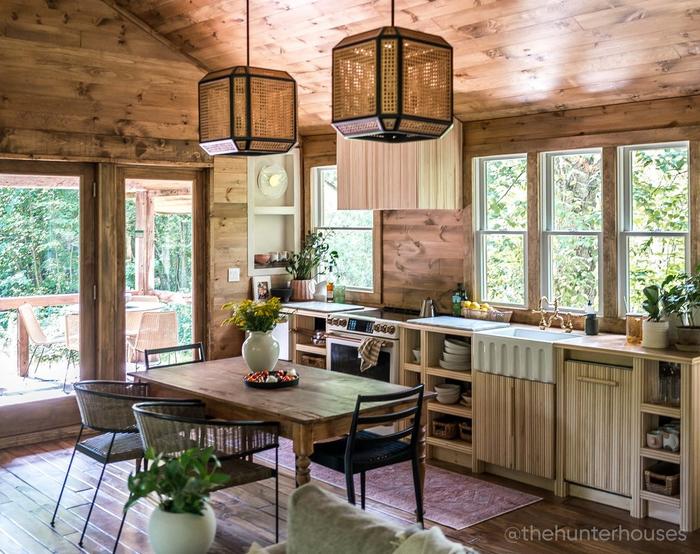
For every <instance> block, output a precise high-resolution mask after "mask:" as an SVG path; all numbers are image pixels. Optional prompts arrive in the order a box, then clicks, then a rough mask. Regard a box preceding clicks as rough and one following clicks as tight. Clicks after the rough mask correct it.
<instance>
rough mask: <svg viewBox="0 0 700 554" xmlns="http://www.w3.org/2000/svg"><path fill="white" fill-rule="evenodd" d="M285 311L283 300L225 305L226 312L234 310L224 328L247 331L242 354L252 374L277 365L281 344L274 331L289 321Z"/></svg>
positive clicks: (229, 303) (224, 322) (247, 301)
mask: <svg viewBox="0 0 700 554" xmlns="http://www.w3.org/2000/svg"><path fill="white" fill-rule="evenodd" d="M281 308H282V306H281V304H280V300H279V298H270V299H269V300H257V301H253V300H244V301H243V302H240V303H234V302H228V303H226V304H224V305H223V309H224V310H231V315H230V316H229V317H227V318H226V319H225V320H224V321H223V325H234V326H236V327H238V328H239V329H242V330H243V331H245V332H246V339H245V341H244V342H243V352H242V353H243V359H244V360H245V363H246V365H247V366H248V367H249V368H250V370H251V371H262V370H265V369H267V370H272V369H273V368H274V367H275V365H276V364H277V360H278V359H279V355H280V345H279V343H278V342H277V340H276V339H275V337H273V336H272V330H273V329H274V328H275V325H277V324H278V323H282V322H283V321H284V320H285V317H284V315H283V314H281V313H280V310H281Z"/></svg>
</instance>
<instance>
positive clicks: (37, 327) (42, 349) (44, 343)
mask: <svg viewBox="0 0 700 554" xmlns="http://www.w3.org/2000/svg"><path fill="white" fill-rule="evenodd" d="M17 312H18V313H19V317H20V318H21V320H22V324H24V327H25V329H26V330H27V335H28V336H29V340H30V341H31V342H32V344H33V345H34V348H33V349H32V355H31V356H30V358H29V363H28V364H27V373H29V368H30V367H31V365H32V361H33V360H34V358H35V357H36V355H37V351H38V352H39V356H38V357H37V362H36V366H35V367H34V376H36V373H37V371H38V370H39V366H40V365H41V362H42V361H43V360H44V354H46V350H47V349H51V348H53V347H54V346H61V345H63V344H64V343H65V340H66V339H65V337H61V336H52V337H48V336H46V333H44V330H43V329H42V328H41V324H40V323H39V320H38V319H37V318H36V314H35V313H34V308H32V305H31V304H28V303H25V304H21V305H20V306H18V308H17Z"/></svg>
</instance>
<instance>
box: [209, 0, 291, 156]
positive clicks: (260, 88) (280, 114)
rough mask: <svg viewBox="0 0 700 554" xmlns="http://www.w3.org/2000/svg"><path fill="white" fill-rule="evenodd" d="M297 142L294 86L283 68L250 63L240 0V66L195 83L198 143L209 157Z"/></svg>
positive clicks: (270, 150) (271, 150) (269, 150)
mask: <svg viewBox="0 0 700 554" xmlns="http://www.w3.org/2000/svg"><path fill="white" fill-rule="evenodd" d="M296 140H297V84H296V82H295V81H294V79H293V78H292V76H291V75H290V74H289V73H287V72H286V71H277V70H273V69H262V68H259V67H251V66H250V2H249V0H246V65H244V66H237V67H231V68H229V69H222V70H220V71H214V72H212V73H209V74H207V75H205V76H204V78H203V79H202V80H201V81H199V145H200V146H201V147H202V149H203V150H204V151H205V152H206V153H207V154H209V155H210V156H216V155H219V154H231V155H239V156H258V155H264V154H283V153H285V152H288V151H289V150H290V149H291V148H292V146H294V144H295V143H296Z"/></svg>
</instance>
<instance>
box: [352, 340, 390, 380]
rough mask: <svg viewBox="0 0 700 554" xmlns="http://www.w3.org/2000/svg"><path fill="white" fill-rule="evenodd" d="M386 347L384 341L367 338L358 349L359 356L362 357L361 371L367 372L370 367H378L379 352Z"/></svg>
mask: <svg viewBox="0 0 700 554" xmlns="http://www.w3.org/2000/svg"><path fill="white" fill-rule="evenodd" d="M382 346H384V341H383V340H381V339H375V338H373V337H367V338H366V339H365V340H363V341H362V344H360V346H359V347H358V348H357V354H358V356H359V357H360V360H361V361H360V371H362V372H365V371H367V370H368V369H369V368H370V367H374V366H375V365H377V361H379V351H380V350H381V349H382Z"/></svg>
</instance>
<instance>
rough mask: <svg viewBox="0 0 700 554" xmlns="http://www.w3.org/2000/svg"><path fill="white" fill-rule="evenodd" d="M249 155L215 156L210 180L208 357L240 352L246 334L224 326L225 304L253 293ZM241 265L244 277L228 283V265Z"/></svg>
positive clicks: (238, 353) (212, 357)
mask: <svg viewBox="0 0 700 554" xmlns="http://www.w3.org/2000/svg"><path fill="white" fill-rule="evenodd" d="M247 163H248V162H247V160H246V158H228V157H224V156H218V157H216V158H214V167H213V168H212V169H211V170H210V180H209V207H208V214H209V229H208V240H207V244H208V257H209V270H208V274H207V281H208V297H209V298H208V302H207V305H208V317H207V321H208V323H209V330H208V340H207V342H208V349H209V352H208V357H209V358H210V359H217V358H227V357H230V356H237V355H240V352H241V344H243V340H244V337H243V333H241V332H240V331H238V330H237V329H234V328H232V327H222V326H221V322H222V321H223V319H224V318H225V317H226V316H227V313H226V312H224V311H223V310H222V309H221V306H222V304H224V303H225V302H229V301H231V300H236V301H240V300H244V299H246V298H249V295H250V279H249V278H248V205H247V198H248V182H247V175H248V171H247V167H248V166H247ZM229 267H239V268H240V269H241V280H240V281H239V282H234V283H229V282H228V268H229Z"/></svg>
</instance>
